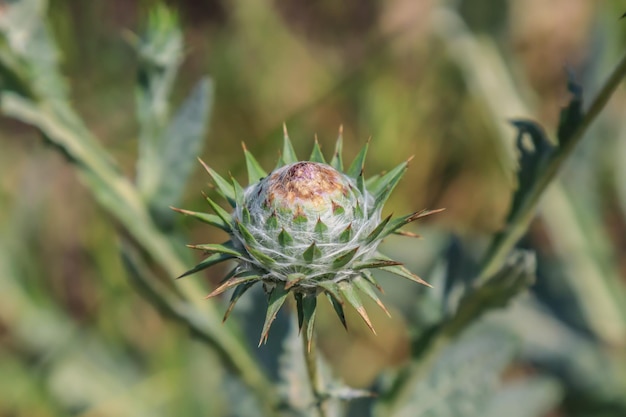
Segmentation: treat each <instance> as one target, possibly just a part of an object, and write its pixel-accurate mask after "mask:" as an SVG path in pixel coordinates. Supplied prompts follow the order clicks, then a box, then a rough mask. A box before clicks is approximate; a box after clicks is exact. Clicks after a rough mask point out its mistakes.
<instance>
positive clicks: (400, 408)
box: [376, 326, 517, 417]
mask: <svg viewBox="0 0 626 417" xmlns="http://www.w3.org/2000/svg"><path fill="white" fill-rule="evenodd" d="M516 345H517V343H516V339H515V338H514V337H512V336H511V335H510V334H508V333H504V332H502V331H498V330H495V329H494V328H489V327H487V326H479V327H475V328H472V329H469V330H468V331H467V332H465V333H464V334H463V335H462V336H461V337H459V338H458V339H456V340H455V341H453V342H452V343H451V344H449V345H448V346H446V347H445V348H444V349H443V351H442V352H441V353H440V354H439V355H438V356H437V358H436V359H435V361H434V363H433V364H432V365H431V366H429V367H427V368H422V371H421V372H419V374H413V375H412V376H411V377H410V379H409V382H408V384H409V385H407V386H406V387H405V389H404V391H403V394H404V395H403V396H402V397H401V398H399V399H398V401H399V403H398V404H397V405H396V407H394V409H393V410H392V412H390V413H389V412H388V411H389V410H383V409H379V410H377V411H379V412H378V413H376V415H378V416H381V417H382V416H391V417H426V416H428V417H440V416H441V417H448V416H450V417H483V416H484V411H485V410H486V408H487V405H488V403H489V401H490V398H491V396H492V394H493V390H494V389H495V387H496V385H497V382H498V379H499V376H500V374H501V373H502V371H503V370H504V368H505V367H506V366H507V365H508V364H509V363H510V362H511V360H512V359H513V355H514V353H515V348H516Z"/></svg>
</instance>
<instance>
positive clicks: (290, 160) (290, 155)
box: [279, 123, 298, 166]
mask: <svg viewBox="0 0 626 417" xmlns="http://www.w3.org/2000/svg"><path fill="white" fill-rule="evenodd" d="M296 162H298V156H297V155H296V152H295V151H294V150H293V145H292V144H291V140H290V139H289V133H287V125H285V124H284V123H283V153H282V155H281V158H280V163H279V165H280V166H283V165H289V164H295V163H296Z"/></svg>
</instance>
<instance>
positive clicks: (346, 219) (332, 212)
mask: <svg viewBox="0 0 626 417" xmlns="http://www.w3.org/2000/svg"><path fill="white" fill-rule="evenodd" d="M284 138H285V141H284V147H283V155H282V156H281V158H280V161H279V164H278V166H277V167H276V169H274V170H273V171H272V172H270V173H269V174H266V173H265V171H264V170H263V169H262V168H261V166H260V165H259V163H258V162H257V161H256V159H255V158H254V157H253V156H252V154H251V153H250V152H249V151H248V150H247V149H246V148H245V146H244V154H245V158H246V164H247V168H248V177H249V184H250V185H248V187H246V188H245V189H243V188H242V187H241V186H240V185H239V183H238V182H237V181H236V180H235V179H233V178H231V181H230V182H229V181H227V180H226V179H224V178H223V177H221V176H220V175H219V174H218V173H217V172H215V171H214V170H213V169H211V168H209V167H208V166H207V165H206V164H204V163H203V162H202V161H201V162H202V164H203V165H204V167H205V169H206V170H207V172H208V173H209V175H210V176H211V177H212V179H213V181H214V182H215V185H216V186H217V189H218V191H219V192H220V194H221V195H222V196H223V197H224V198H225V199H226V200H227V201H228V202H229V204H230V205H231V206H232V208H233V211H232V212H231V213H229V212H227V211H226V210H224V209H222V208H221V207H220V206H219V205H217V204H216V203H215V202H214V201H213V200H211V199H210V198H208V197H207V201H208V203H209V205H210V206H211V208H212V209H213V211H214V212H215V214H206V213H196V212H191V211H187V210H180V209H176V210H177V211H180V212H182V213H184V214H187V215H191V216H193V217H196V218H198V219H199V220H202V221H204V222H206V223H209V224H211V225H213V226H216V227H219V228H221V229H223V230H225V231H226V232H228V233H229V235H230V240H228V241H227V242H224V243H222V244H202V245H191V247H192V248H195V249H199V250H203V251H205V252H207V253H208V254H209V255H210V256H209V257H208V258H206V259H205V260H204V261H202V262H201V263H200V264H198V265H197V266H196V267H194V268H193V269H191V270H189V271H187V272H186V273H185V274H183V275H182V276H187V275H189V274H192V273H194V272H197V271H200V270H202V269H205V268H208V267H210V266H212V265H215V264H217V263H220V262H223V261H226V260H229V259H234V260H236V262H237V264H236V266H235V268H234V269H233V270H232V271H231V272H230V273H229V274H228V275H227V276H226V278H225V279H224V281H223V283H222V284H221V285H220V286H219V287H218V288H216V289H215V290H214V291H213V292H212V293H211V294H209V295H208V296H207V297H212V296H215V295H218V294H220V293H222V292H224V291H226V290H228V289H230V288H233V287H234V288H235V291H234V292H233V294H232V296H231V302H230V306H229V307H228V309H227V311H226V314H225V316H224V320H225V319H226V318H227V317H228V315H229V314H230V312H231V311H232V309H233V307H234V305H235V303H236V302H237V300H238V299H239V298H240V297H241V296H242V295H243V294H244V293H245V292H246V291H247V290H248V289H250V288H251V287H252V286H253V285H254V284H256V283H258V282H262V283H263V284H264V289H265V291H266V293H267V294H268V310H267V316H266V319H265V325H264V327H263V331H262V335H261V342H263V341H266V340H267V337H268V332H269V329H270V326H271V324H272V322H273V321H274V319H275V317H276V314H277V312H278V310H279V309H280V307H281V306H282V305H283V304H284V302H285V300H286V299H287V296H288V295H289V294H290V293H293V294H294V296H295V299H296V305H297V310H298V317H299V323H300V327H302V326H303V325H306V329H307V332H309V333H311V332H312V331H313V323H314V320H315V311H316V302H317V296H318V295H319V294H326V296H328V298H329V300H330V302H331V303H332V305H333V307H334V309H335V311H336V312H337V315H338V316H339V318H340V320H341V321H342V323H343V324H344V326H346V322H345V317H344V310H343V308H344V306H345V305H346V303H347V304H349V305H351V306H352V307H354V308H355V309H356V311H357V312H358V313H359V315H360V316H361V317H362V318H363V320H364V321H365V323H366V324H367V325H368V326H369V328H370V329H371V330H372V331H374V329H373V327H372V324H371V321H370V319H369V317H368V315H367V313H366V311H365V309H364V307H363V303H362V301H361V297H360V295H359V293H363V294H365V295H366V296H368V297H370V298H372V299H373V300H374V301H375V302H376V303H377V304H378V305H379V306H380V307H381V308H382V309H383V310H384V311H385V312H387V310H386V308H385V306H384V305H383V303H382V302H381V301H380V299H379V298H378V296H377V295H376V293H375V291H374V290H373V288H372V287H376V288H378V289H379V290H381V291H382V289H381V288H380V286H379V285H378V284H377V283H376V281H375V280H374V277H373V276H372V274H371V272H370V271H371V270H372V269H382V270H386V271H388V272H391V273H394V274H396V275H399V276H401V277H403V278H408V279H410V280H412V281H415V282H417V283H420V284H424V285H428V284H427V283H426V282H425V281H423V280H422V279H421V278H419V277H418V276H416V275H415V274H413V273H411V272H410V271H408V270H407V269H406V268H405V267H404V266H402V265H401V264H400V263H399V262H397V261H394V260H392V259H390V258H387V257H386V256H384V255H382V254H381V253H379V252H378V251H377V247H378V245H379V243H380V242H381V240H382V239H383V238H385V237H386V236H389V235H390V234H392V233H396V234H404V235H410V233H407V232H403V231H402V230H401V227H402V226H404V225H406V224H408V223H410V222H412V221H414V220H417V219H419V218H421V217H424V216H427V215H429V214H433V213H435V212H438V211H440V210H433V211H428V210H422V211H419V212H416V213H413V214H410V215H408V216H404V217H399V218H395V219H392V218H391V216H389V217H386V218H385V219H382V220H381V212H382V207H383V205H384V203H385V201H386V200H387V198H388V197H389V195H390V193H391V191H392V190H393V189H394V187H395V186H396V184H397V183H398V182H399V181H400V178H401V177H402V175H403V174H404V172H405V171H406V168H407V166H408V162H409V160H407V161H405V162H403V163H402V164H400V165H398V166H397V167H396V168H394V169H393V170H391V171H389V172H388V173H386V174H384V175H380V176H376V177H374V178H372V179H369V180H367V181H366V180H365V179H364V178H363V164H364V161H365V156H366V154H367V148H368V145H366V146H365V147H364V148H363V149H362V150H361V152H360V153H359V155H358V156H357V157H356V159H355V160H354V162H353V163H352V164H351V165H350V166H349V167H348V168H347V169H345V170H344V167H343V161H342V156H341V152H342V137H341V130H340V135H339V139H338V140H337V145H336V148H335V153H334V156H333V158H332V160H331V162H330V164H328V163H326V161H325V160H324V157H323V155H322V153H321V150H320V148H319V145H318V143H317V141H316V143H315V147H314V149H313V153H312V154H311V157H310V158H309V161H298V160H297V158H296V156H295V153H294V151H293V147H292V145H291V142H290V140H289V137H288V135H287V131H286V130H285V137H284ZM182 276H181V277H182Z"/></svg>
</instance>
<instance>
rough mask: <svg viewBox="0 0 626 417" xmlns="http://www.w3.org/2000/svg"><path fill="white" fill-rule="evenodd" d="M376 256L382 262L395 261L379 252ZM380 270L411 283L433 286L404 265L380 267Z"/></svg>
mask: <svg viewBox="0 0 626 417" xmlns="http://www.w3.org/2000/svg"><path fill="white" fill-rule="evenodd" d="M375 256H376V258H378V259H380V260H387V261H393V259H390V258H388V257H386V256H385V255H383V254H381V253H379V252H377V253H376V255H375ZM378 268H379V269H381V270H383V271H387V272H391V273H392V274H395V275H398V276H399V277H402V278H406V279H408V280H410V281H413V282H416V283H418V284H422V285H426V286H427V287H431V288H432V286H431V285H430V284H429V283H428V282H426V281H424V280H423V279H421V278H420V277H418V276H417V275H415V274H414V273H412V272H411V271H409V270H408V269H406V268H405V267H404V266H403V265H391V266H380V267H378Z"/></svg>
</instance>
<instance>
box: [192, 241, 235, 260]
mask: <svg viewBox="0 0 626 417" xmlns="http://www.w3.org/2000/svg"><path fill="white" fill-rule="evenodd" d="M187 247H188V248H191V249H197V250H201V251H204V252H207V253H210V254H214V253H223V254H226V255H233V256H235V257H239V256H243V254H242V253H241V252H239V251H238V250H237V249H236V248H235V246H234V245H233V243H232V241H230V240H229V241H228V242H226V243H223V244H218V243H203V244H199V245H187Z"/></svg>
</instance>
